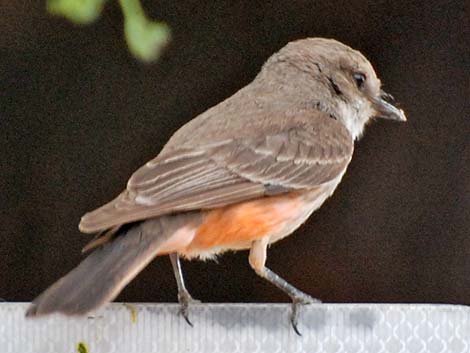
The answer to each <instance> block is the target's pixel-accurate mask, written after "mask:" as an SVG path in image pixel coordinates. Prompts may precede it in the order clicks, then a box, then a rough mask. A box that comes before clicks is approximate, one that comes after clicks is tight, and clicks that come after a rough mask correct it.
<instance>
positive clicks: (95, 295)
mask: <svg viewBox="0 0 470 353" xmlns="http://www.w3.org/2000/svg"><path fill="white" fill-rule="evenodd" d="M187 216H191V215H189V214H187V215H180V216H164V217H160V218H157V219H152V220H147V221H144V222H142V223H138V224H136V225H134V226H132V227H130V228H129V229H127V230H123V231H121V233H118V235H117V236H116V237H115V238H114V239H113V240H112V241H111V242H109V243H107V244H105V245H103V246H101V247H100V248H98V249H96V250H95V251H93V252H92V253H91V254H90V255H89V256H88V257H87V258H86V259H85V260H84V261H83V262H81V263H80V264H79V265H78V266H77V267H76V268H75V269H73V270H72V271H70V272H69V273H68V274H67V275H65V276H64V277H62V278H61V279H59V280H58V281H57V282H56V283H54V284H53V285H52V286H50V287H49V288H48V289H46V290H45V291H44V292H43V293H42V294H41V295H40V296H38V297H37V298H36V299H35V300H34V301H33V302H32V303H31V306H30V307H29V308H28V310H27V312H26V316H39V315H45V314H49V313H52V312H61V313H64V314H69V315H83V314H86V313H87V312H89V311H91V310H94V309H97V308H98V307H100V306H102V305H104V304H106V303H107V302H110V301H112V300H113V299H114V298H115V297H116V296H117V295H118V294H119V292H120V291H121V290H122V289H123V288H124V287H125V286H126V285H127V284H128V283H129V282H130V281H131V280H132V279H133V278H134V277H135V276H136V275H137V274H138V273H139V272H140V271H141V270H142V269H143V268H144V267H145V266H146V265H147V264H148V263H149V262H150V261H152V260H153V258H154V257H155V256H157V254H158V252H159V248H161V246H162V245H164V243H165V242H166V241H167V240H168V239H169V238H170V237H171V236H172V234H174V233H175V231H176V230H177V229H178V228H179V227H181V226H182V225H183V224H184V223H187V221H188V217H187Z"/></svg>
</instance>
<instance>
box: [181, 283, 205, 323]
mask: <svg viewBox="0 0 470 353" xmlns="http://www.w3.org/2000/svg"><path fill="white" fill-rule="evenodd" d="M178 301H179V303H180V310H179V312H178V314H179V315H181V316H183V318H184V320H185V321H186V322H187V323H188V325H189V326H191V327H193V323H192V322H191V321H190V320H189V304H199V303H200V302H201V301H200V300H197V299H194V298H193V297H191V294H189V292H188V291H181V292H180V293H178Z"/></svg>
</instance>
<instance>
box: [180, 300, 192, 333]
mask: <svg viewBox="0 0 470 353" xmlns="http://www.w3.org/2000/svg"><path fill="white" fill-rule="evenodd" d="M178 314H179V315H181V316H183V318H184V320H185V321H186V322H187V323H188V325H189V326H191V327H194V325H193V323H192V322H191V320H189V310H188V304H187V303H182V304H181V308H180V310H179V312H178Z"/></svg>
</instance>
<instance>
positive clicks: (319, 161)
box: [79, 114, 353, 233]
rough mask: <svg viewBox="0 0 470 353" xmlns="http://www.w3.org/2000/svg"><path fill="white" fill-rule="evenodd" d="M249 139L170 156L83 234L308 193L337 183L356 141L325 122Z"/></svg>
mask: <svg viewBox="0 0 470 353" xmlns="http://www.w3.org/2000/svg"><path fill="white" fill-rule="evenodd" d="M268 130H269V131H268V133H267V134H266V131H264V132H265V134H263V133H260V135H259V136H257V137H256V136H255V137H250V138H249V139H246V140H245V139H243V138H233V139H228V140H224V141H221V142H218V143H214V144H204V145H201V146H196V147H191V148H179V149H173V150H172V151H171V152H169V153H165V154H164V155H159V156H158V157H156V158H155V159H153V160H152V161H150V162H148V163H147V164H145V165H144V166H143V167H141V168H140V169H138V170H137V171H136V172H135V173H134V174H133V175H132V177H131V178H130V180H129V182H128V185H127V189H126V190H125V191H124V192H122V193H121V194H120V195H119V196H118V197H117V198H116V199H114V200H113V201H111V202H109V203H108V204H106V205H104V206H102V207H100V208H98V209H97V210H95V211H92V212H90V213H87V214H85V215H84V216H83V218H82V220H81V222H80V225H79V228H80V230H81V231H83V232H86V233H92V232H97V231H100V230H105V229H108V228H111V227H114V226H116V225H120V224H124V223H129V222H133V221H138V220H142V219H146V218H150V217H156V216H160V215H162V214H167V213H173V212H178V211H190V210H199V209H211V208H215V207H221V206H225V205H229V204H233V203H237V202H241V201H245V200H249V199H254V198H259V197H263V196H266V195H272V194H276V193H281V192H288V191H293V190H299V189H308V188H313V187H316V186H318V185H321V184H324V183H327V182H329V181H331V180H333V179H334V178H336V177H337V176H338V175H340V174H341V173H342V172H343V171H344V170H345V168H346V166H347V164H348V163H349V161H350V159H351V156H352V152H353V140H352V137H351V135H350V134H349V132H348V131H347V129H346V128H345V127H344V126H343V125H342V124H341V123H339V122H337V121H336V120H334V119H331V118H330V117H328V116H327V115H323V114H314V115H313V116H311V117H308V119H303V120H299V119H297V120H294V119H293V121H292V123H287V124H284V126H282V127H279V128H270V129H268Z"/></svg>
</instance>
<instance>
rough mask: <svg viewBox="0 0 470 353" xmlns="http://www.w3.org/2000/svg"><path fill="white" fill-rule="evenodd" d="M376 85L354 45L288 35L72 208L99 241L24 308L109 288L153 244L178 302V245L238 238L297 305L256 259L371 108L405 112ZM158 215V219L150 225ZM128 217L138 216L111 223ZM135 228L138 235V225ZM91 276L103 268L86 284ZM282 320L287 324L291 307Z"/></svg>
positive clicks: (72, 305)
mask: <svg viewBox="0 0 470 353" xmlns="http://www.w3.org/2000/svg"><path fill="white" fill-rule="evenodd" d="M383 97H385V94H384V93H383V91H381V89H380V81H379V80H378V78H377V77H376V74H375V72H374V70H373V68H372V66H371V65H370V63H369V62H368V61H367V59H365V57H364V56H363V55H362V54H360V53H359V52H357V51H355V50H353V49H351V48H349V47H347V46H345V45H344V44H341V43H339V42H337V41H334V40H330V39H321V38H309V39H304V40H299V41H295V42H291V43H289V44H288V45H286V46H285V47H284V48H283V49H281V50H280V51H279V52H278V53H276V54H274V55H273V56H271V58H269V59H268V61H267V62H266V63H265V65H264V66H263V68H262V70H261V72H260V73H259V74H258V75H257V77H256V78H255V79H254V81H253V82H252V83H250V84H249V85H247V86H246V87H244V88H242V89H241V90H239V91H238V92H237V93H235V94H234V95H233V96H232V97H230V98H228V99H226V100H225V101H223V102H221V103H220V104H218V105H216V106H215V107H213V108H211V109H209V110H207V111H206V112H204V113H203V114H201V115H199V116H198V117H196V118H195V119H193V120H191V121H190V122H188V123H187V124H186V125H184V126H183V127H182V128H180V129H179V130H178V131H177V132H176V133H175V134H174V135H173V136H172V138H171V139H170V140H169V141H168V143H167V144H166V145H165V147H164V148H163V150H162V151H161V153H160V154H159V155H158V156H157V157H156V158H155V159H153V160H151V161H150V162H148V163H147V164H146V165H144V166H143V167H142V168H140V169H139V170H137V171H136V172H135V173H134V174H133V175H132V176H131V178H130V180H129V182H128V185H127V188H126V190H124V191H123V192H122V193H121V194H120V195H119V196H118V197H117V198H116V199H114V200H113V201H111V202H109V203H108V204H106V205H104V206H102V207H100V208H98V209H97V210H95V211H92V212H90V213H87V214H86V215H85V216H84V217H83V218H82V220H81V222H80V225H79V228H80V230H81V231H83V232H85V233H95V232H99V234H100V235H99V236H98V238H97V239H95V240H94V241H93V242H92V243H91V244H90V246H88V248H89V249H91V248H94V247H98V249H96V250H95V251H94V252H93V253H92V254H91V255H90V256H89V257H88V258H87V259H86V260H85V261H84V262H82V264H80V265H79V267H78V268H77V269H75V270H73V271H72V272H71V273H70V274H68V275H66V276H65V277H63V278H62V279H61V280H59V281H58V282H57V283H56V284H55V285H53V286H52V287H50V288H49V289H47V290H46V292H44V293H43V294H42V295H41V296H40V297H38V298H37V299H36V300H35V301H34V302H33V304H32V309H30V311H29V312H28V313H29V314H30V315H37V314H43V313H49V312H52V311H61V312H65V313H85V312H86V311H88V310H90V309H93V308H95V307H97V306H99V305H100V304H103V303H105V302H107V301H109V300H112V299H113V298H114V297H115V296H116V295H117V293H118V292H119V291H120V290H121V289H122V287H123V286H124V285H125V284H126V283H127V282H128V281H129V280H130V279H132V278H133V276H135V275H136V274H137V272H138V271H140V270H141V269H142V268H143V266H145V265H146V264H147V263H148V262H149V261H150V260H151V259H152V258H153V257H154V256H156V255H159V254H167V253H171V254H175V255H172V256H173V257H172V263H173V265H174V268H175V273H176V275H177V281H178V289H179V294H180V295H179V297H180V301H181V302H182V303H183V304H185V305H186V306H185V307H186V310H187V303H188V300H189V299H188V298H190V296H189V294H188V293H187V291H186V289H185V288H184V282H183V281H182V277H181V274H180V268H179V262H178V261H177V254H180V255H183V256H186V257H202V258H204V257H208V256H212V255H214V254H217V253H220V252H223V251H225V250H228V249H244V248H250V249H251V252H250V264H251V266H252V267H253V268H254V269H255V271H256V272H257V273H258V274H259V275H261V276H262V277H264V278H266V279H267V280H269V281H271V282H272V283H273V284H275V285H276V286H278V287H280V288H281V289H283V290H284V291H285V292H286V293H287V294H289V295H290V296H291V298H292V299H293V301H294V303H295V304H296V305H297V304H299V303H307V302H311V301H312V300H313V299H312V298H311V297H309V296H307V295H306V294H304V293H301V292H300V291H298V290H297V289H295V288H294V287H292V286H290V285H289V284H288V283H287V282H285V281H284V282H283V280H282V279H280V278H279V277H278V276H277V275H275V274H273V273H272V272H271V271H270V270H269V269H267V268H266V267H265V266H264V264H265V260H266V247H267V245H268V244H269V243H272V242H275V241H277V240H279V239H281V238H282V237H285V236H287V235H289V234H290V233H292V232H293V231H294V230H295V229H296V228H297V227H298V226H299V225H300V224H301V223H302V222H304V221H305V219H306V218H308V216H309V215H310V214H311V213H312V212H313V211H314V210H315V209H317V208H318V207H320V206H321V204H322V203H323V202H324V200H325V199H326V198H328V197H329V196H330V195H331V194H332V192H333V191H334V189H335V188H336V186H337V185H338V183H339V182H340V180H341V177H342V175H343V174H344V172H345V170H346V167H347V165H348V163H349V161H350V160H351V157H352V153H353V147H354V140H355V139H357V138H358V137H360V136H361V134H362V131H363V129H364V126H365V124H366V123H367V122H368V121H369V120H370V119H371V118H373V117H383V118H389V119H394V120H402V121H404V120H405V115H404V114H403V112H402V111H401V110H398V109H397V108H395V107H394V106H392V105H391V104H390V103H387V102H386V101H385V100H384V99H383ZM279 210H282V212H280V211H279ZM181 217H183V218H184V217H187V218H184V220H185V222H183V223H181ZM162 219H165V222H166V224H167V227H168V229H165V226H159V227H156V226H155V224H160V223H158V222H160V220H162ZM268 220H269V221H268ZM131 222H140V223H137V225H136V226H134V227H133V228H131V229H130V230H129V229H126V230H124V229H121V226H122V225H125V224H128V223H131ZM234 222H235V223H236V224H235V225H234V224H233V223H234ZM263 222H264V223H263ZM245 223H246V224H247V226H246V227H245V226H244V225H245ZM251 223H253V224H257V225H258V226H256V227H253V226H251ZM265 224H267V225H269V227H268V226H266V229H265V228H262V226H264V225H265ZM248 225H250V226H248ZM162 227H163V228H162ZM144 228H145V229H147V231H146V232H144V233H143V234H145V236H144V237H143V238H139V237H138V236H137V234H138V233H136V232H140V231H141V230H142V229H144ZM232 229H236V231H232ZM244 229H246V231H244ZM261 229H263V231H262V230H261ZM244 232H245V233H244ZM103 244H104V245H103ZM120 254H121V255H123V257H122V259H121V258H120ZM175 256H176V257H175ZM113 263H116V265H115V266H116V268H114V265H113ZM90 268H93V269H94V270H93V272H90V274H88V273H89V269H90ZM98 278H102V279H104V280H101V282H102V283H99V284H97V285H95V281H97V280H98ZM103 282H104V283H103ZM72 289H73V293H74V294H68V292H69V291H72ZM75 289H76V290H75ZM181 298H183V299H181ZM184 298H186V299H184ZM294 308H296V306H295V307H294ZM185 316H187V312H185ZM292 320H293V324H294V327H295V323H296V322H295V321H296V310H294V315H293V319H292Z"/></svg>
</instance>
